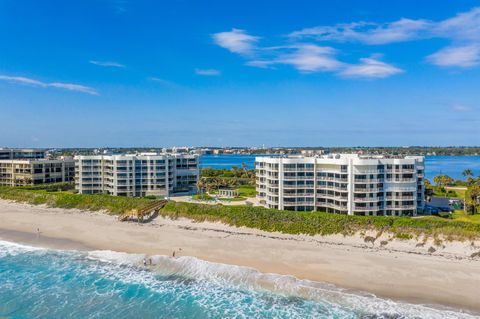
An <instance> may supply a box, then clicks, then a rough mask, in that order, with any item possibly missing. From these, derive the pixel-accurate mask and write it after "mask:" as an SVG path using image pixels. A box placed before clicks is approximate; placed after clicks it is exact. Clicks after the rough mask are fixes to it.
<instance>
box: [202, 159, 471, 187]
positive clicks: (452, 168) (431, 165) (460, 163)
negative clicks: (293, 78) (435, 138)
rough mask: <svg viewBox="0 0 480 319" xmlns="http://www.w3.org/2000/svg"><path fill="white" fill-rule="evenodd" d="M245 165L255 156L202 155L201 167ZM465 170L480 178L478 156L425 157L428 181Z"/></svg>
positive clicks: (252, 166) (248, 165) (453, 175)
mask: <svg viewBox="0 0 480 319" xmlns="http://www.w3.org/2000/svg"><path fill="white" fill-rule="evenodd" d="M257 156H259V155H257ZM242 163H245V164H246V165H247V167H248V168H254V165H255V164H254V163H255V155H202V156H201V158H200V166H201V167H211V168H227V169H230V168H232V167H233V166H238V167H241V165H242ZM465 169H470V170H472V171H473V173H474V174H475V176H480V156H426V157H425V177H426V178H428V179H429V180H430V181H432V180H433V177H434V176H436V175H442V174H444V175H449V176H451V177H453V178H454V179H464V177H463V176H462V172H463V171H464V170H465Z"/></svg>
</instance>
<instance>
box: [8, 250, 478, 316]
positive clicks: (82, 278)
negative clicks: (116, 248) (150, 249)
mask: <svg viewBox="0 0 480 319" xmlns="http://www.w3.org/2000/svg"><path fill="white" fill-rule="evenodd" d="M143 258H144V256H143V255H136V254H126V253H117V252H112V251H89V252H88V251H86V252H80V251H61V250H52V249H42V248H34V247H30V246H24V245H19V244H15V243H11V242H7V241H0V317H1V318H3V317H6V318H116V319H120V318H197V319H198V318H475V317H474V316H473V315H471V314H467V313H462V312H460V311H456V310H453V309H450V308H436V307H433V306H427V305H418V304H409V303H405V302H398V301H393V300H389V299H383V298H378V297H375V296H374V295H371V294H367V293H360V292H354V291H350V290H345V289H341V288H338V287H335V286H333V285H329V284H322V283H315V282H311V281H307V280H297V279H295V278H293V277H289V276H280V275H273V274H262V273H259V272H257V271H256V270H254V269H251V268H246V267H237V266H230V265H223V264H215V263H209V262H205V261H202V260H199V259H196V258H193V257H178V258H171V257H166V256H154V257H153V258H152V259H153V261H154V264H155V266H152V267H144V266H143V262H142V261H143ZM392 289H395V288H394V287H392ZM425 289H428V288H427V287H426V288H425Z"/></svg>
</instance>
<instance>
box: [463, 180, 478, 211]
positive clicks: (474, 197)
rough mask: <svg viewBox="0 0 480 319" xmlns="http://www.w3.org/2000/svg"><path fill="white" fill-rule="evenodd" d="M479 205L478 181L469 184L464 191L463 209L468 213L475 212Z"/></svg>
mask: <svg viewBox="0 0 480 319" xmlns="http://www.w3.org/2000/svg"><path fill="white" fill-rule="evenodd" d="M479 207H480V183H478V182H477V183H474V184H472V185H469V187H468V189H467V191H466V192H465V210H466V211H467V212H468V213H470V214H472V215H473V214H475V213H477V212H478V211H479Z"/></svg>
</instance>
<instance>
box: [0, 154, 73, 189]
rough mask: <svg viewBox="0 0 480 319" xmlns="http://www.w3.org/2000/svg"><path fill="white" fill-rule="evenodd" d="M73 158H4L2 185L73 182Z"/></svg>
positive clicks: (0, 173)
mask: <svg viewBox="0 0 480 319" xmlns="http://www.w3.org/2000/svg"><path fill="white" fill-rule="evenodd" d="M74 177H75V162H74V161H73V159H59V160H54V159H52V160H50V159H8V160H7V159H2V160H0V186H25V185H38V184H48V183H58V182H73V180H74Z"/></svg>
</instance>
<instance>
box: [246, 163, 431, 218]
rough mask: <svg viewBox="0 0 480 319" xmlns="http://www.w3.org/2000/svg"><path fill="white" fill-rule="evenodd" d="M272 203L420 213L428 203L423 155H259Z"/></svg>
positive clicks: (260, 184) (265, 195)
mask: <svg viewBox="0 0 480 319" xmlns="http://www.w3.org/2000/svg"><path fill="white" fill-rule="evenodd" d="M255 168H256V172H257V176H256V178H257V194H258V195H257V197H258V199H259V200H260V203H261V204H263V206H264V207H267V208H276V209H283V210H294V211H323V212H331V213H338V214H348V215H370V216H383V215H386V216H400V215H416V214H417V211H418V210H420V209H422V208H423V207H424V201H425V197H424V196H425V195H424V184H423V179H424V170H425V166H424V158H423V157H421V156H404V157H400V156H398V157H390V156H381V155H378V156H368V155H358V154H338V155H323V156H315V157H304V156H282V157H280V156H276V157H275V156H266V157H257V158H256V160H255Z"/></svg>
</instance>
